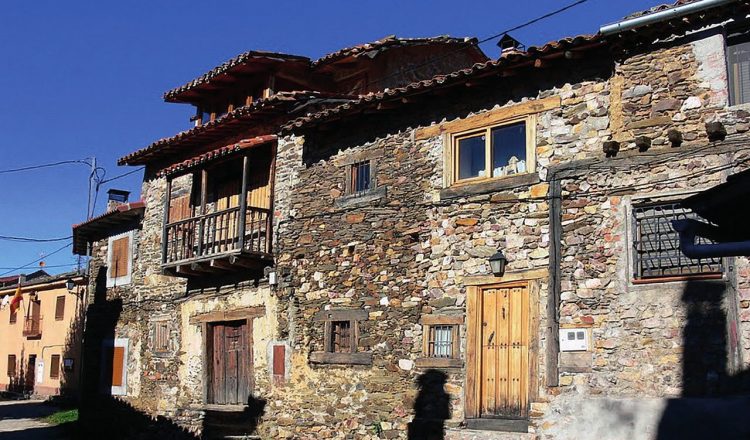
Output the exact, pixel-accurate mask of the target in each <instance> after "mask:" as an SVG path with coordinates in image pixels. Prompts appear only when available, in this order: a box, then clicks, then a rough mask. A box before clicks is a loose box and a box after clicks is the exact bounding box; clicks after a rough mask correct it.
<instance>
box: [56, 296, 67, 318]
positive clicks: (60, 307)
mask: <svg viewBox="0 0 750 440" xmlns="http://www.w3.org/2000/svg"><path fill="white" fill-rule="evenodd" d="M64 317H65V296H64V295H63V296H58V297H57V302H55V321H62V320H63V318H64Z"/></svg>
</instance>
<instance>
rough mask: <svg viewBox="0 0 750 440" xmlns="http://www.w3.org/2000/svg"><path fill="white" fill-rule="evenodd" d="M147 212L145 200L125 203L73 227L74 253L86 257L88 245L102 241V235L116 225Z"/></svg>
mask: <svg viewBox="0 0 750 440" xmlns="http://www.w3.org/2000/svg"><path fill="white" fill-rule="evenodd" d="M145 210H146V202H144V201H143V200H138V201H135V202H130V203H123V204H122V205H118V206H117V207H116V208H115V209H112V210H111V211H107V212H105V213H104V214H101V215H98V216H96V217H93V218H91V219H89V220H86V221H85V222H82V223H78V224H75V225H73V253H74V254H77V255H85V254H86V243H88V242H90V241H93V240H98V239H100V238H99V237H100V236H101V234H103V233H106V231H108V230H109V228H111V227H113V226H115V225H118V224H123V222H128V221H131V220H132V219H133V218H135V217H138V216H142V215H143V212H144V211H145Z"/></svg>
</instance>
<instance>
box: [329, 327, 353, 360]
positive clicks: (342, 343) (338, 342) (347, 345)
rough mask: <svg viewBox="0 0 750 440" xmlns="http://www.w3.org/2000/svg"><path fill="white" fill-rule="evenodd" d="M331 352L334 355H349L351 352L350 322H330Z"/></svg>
mask: <svg viewBox="0 0 750 440" xmlns="http://www.w3.org/2000/svg"><path fill="white" fill-rule="evenodd" d="M331 351H332V352H334V353H350V352H351V351H352V323H351V321H332V322H331Z"/></svg>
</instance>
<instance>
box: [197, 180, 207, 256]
mask: <svg viewBox="0 0 750 440" xmlns="http://www.w3.org/2000/svg"><path fill="white" fill-rule="evenodd" d="M207 197H208V171H207V170H206V169H205V168H204V169H203V170H201V215H200V219H199V220H198V252H197V255H196V256H197V257H200V256H202V255H203V234H204V228H205V226H206V219H205V218H204V216H205V215H206V199H207Z"/></svg>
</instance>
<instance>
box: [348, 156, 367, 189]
mask: <svg viewBox="0 0 750 440" xmlns="http://www.w3.org/2000/svg"><path fill="white" fill-rule="evenodd" d="M350 182H351V183H350V187H349V193H350V194H360V193H363V192H365V191H367V190H369V189H370V161H369V160H368V161H364V162H357V163H355V164H352V169H351V180H350Z"/></svg>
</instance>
